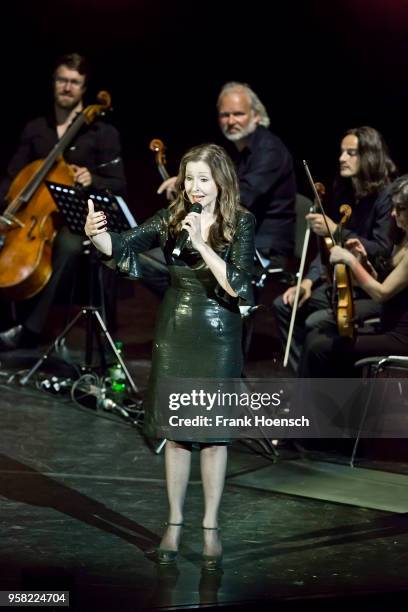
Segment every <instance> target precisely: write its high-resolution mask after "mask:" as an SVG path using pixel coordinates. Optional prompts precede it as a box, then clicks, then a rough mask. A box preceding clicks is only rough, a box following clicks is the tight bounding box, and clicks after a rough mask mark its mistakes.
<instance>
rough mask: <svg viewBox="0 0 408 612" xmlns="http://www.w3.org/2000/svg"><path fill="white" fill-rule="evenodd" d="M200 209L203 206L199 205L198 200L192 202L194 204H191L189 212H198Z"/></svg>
mask: <svg viewBox="0 0 408 612" xmlns="http://www.w3.org/2000/svg"><path fill="white" fill-rule="evenodd" d="M202 210H203V207H202V206H201V204H200V203H199V202H194V204H193V205H192V206H191V212H195V213H199V214H200V213H201V211H202Z"/></svg>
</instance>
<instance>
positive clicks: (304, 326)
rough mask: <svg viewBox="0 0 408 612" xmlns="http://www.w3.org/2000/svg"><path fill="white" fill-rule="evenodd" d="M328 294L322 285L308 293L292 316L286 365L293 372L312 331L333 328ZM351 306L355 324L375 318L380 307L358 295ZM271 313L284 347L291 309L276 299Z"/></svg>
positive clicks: (280, 299)
mask: <svg viewBox="0 0 408 612" xmlns="http://www.w3.org/2000/svg"><path fill="white" fill-rule="evenodd" d="M328 290H329V286H328V284H327V283H322V284H321V285H320V286H319V287H317V288H316V289H315V290H314V291H312V295H311V297H310V299H309V300H307V302H306V303H305V304H304V305H303V306H302V307H301V308H299V309H298V311H297V313H296V319H295V326H294V328H293V336H292V342H291V349H290V354H289V363H290V365H291V367H292V369H293V370H294V372H296V371H297V370H298V366H299V361H300V355H301V350H302V346H303V345H304V343H305V340H306V337H307V336H308V334H309V333H310V332H311V331H312V330H315V329H325V328H326V327H328V326H329V327H331V326H333V325H334V324H335V322H334V318H333V312H332V308H331V305H330V301H329V292H328ZM363 295H364V294H363ZM354 306H355V313H356V319H357V322H362V321H365V320H366V319H370V318H372V317H378V316H379V315H380V313H381V306H380V304H377V303H376V302H374V300H371V299H369V298H368V297H367V298H365V297H362V294H361V293H360V294H357V297H356V299H355V300H354ZM273 310H274V313H275V316H276V320H277V324H278V330H279V335H280V337H281V340H282V343H283V344H284V346H286V341H287V338H288V332H289V324H290V318H291V315H292V308H291V307H289V306H287V305H286V304H284V303H283V300H282V296H278V297H277V298H276V299H275V300H274V302H273Z"/></svg>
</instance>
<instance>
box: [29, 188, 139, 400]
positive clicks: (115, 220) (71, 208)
mask: <svg viewBox="0 0 408 612" xmlns="http://www.w3.org/2000/svg"><path fill="white" fill-rule="evenodd" d="M45 183H46V185H47V187H48V190H49V191H50V194H51V196H52V198H53V200H54V202H55V203H56V205H57V208H58V210H59V211H60V213H61V214H62V216H63V218H64V221H65V224H66V225H67V226H68V228H69V230H70V231H71V232H72V233H73V234H77V235H80V236H83V235H84V225H85V221H86V217H87V214H88V203H87V202H88V199H91V200H92V201H93V202H94V205H95V209H96V210H98V211H99V210H103V211H104V213H105V215H106V217H107V219H108V225H109V229H111V230H112V231H115V232H121V231H123V230H126V229H129V228H130V227H134V226H136V221H135V220H134V218H133V216H132V214H131V212H130V211H129V209H128V207H127V206H126V203H125V202H124V200H123V199H122V198H121V197H119V196H113V195H110V194H107V193H101V192H96V191H91V190H83V189H77V188H75V187H71V186H67V185H61V184H59V183H51V182H49V181H45ZM89 257H91V254H89ZM94 276H95V275H94V274H93V270H92V266H91V264H90V266H89V300H90V303H89V304H88V305H87V306H83V307H81V310H80V311H79V312H78V314H77V315H76V316H75V317H74V318H73V319H72V321H70V322H69V323H68V324H67V325H66V327H65V328H64V329H63V331H62V332H61V333H60V334H59V335H58V336H57V337H56V338H55V340H54V342H53V343H52V344H51V345H50V346H49V347H48V348H47V350H46V351H45V353H44V354H43V355H42V356H41V357H40V359H39V360H38V361H37V362H36V363H35V364H34V366H33V367H32V368H31V370H29V372H28V373H27V374H26V375H25V376H23V377H22V378H21V379H20V384H21V385H26V384H27V382H28V381H29V380H30V378H31V376H32V375H33V374H34V373H35V372H36V371H37V370H38V368H39V367H40V366H41V365H42V364H43V363H44V361H46V359H48V357H49V355H50V354H51V353H52V352H53V351H54V350H55V349H56V348H57V347H58V346H60V344H61V342H62V341H63V340H64V339H65V337H66V336H67V335H68V333H69V332H70V331H71V329H72V328H73V327H74V325H75V324H76V323H77V322H78V321H79V320H80V319H81V318H82V317H85V318H86V348H85V363H84V365H83V366H82V367H81V369H82V370H84V371H89V370H91V369H92V357H93V346H94V345H93V339H94V337H95V338H96V340H97V343H98V346H99V354H100V358H101V366H102V368H106V361H105V353H104V350H103V345H102V341H101V335H100V333H98V326H99V331H100V332H102V334H103V335H104V336H105V338H106V339H107V340H108V342H109V344H110V346H111V348H112V351H113V352H114V354H115V356H116V358H117V360H118V362H119V363H120V365H121V366H122V368H123V371H124V372H125V375H126V378H127V380H128V382H129V384H130V386H131V388H132V391H133V392H134V393H135V394H138V393H139V390H138V388H137V386H136V384H135V382H134V380H133V378H132V376H131V375H130V372H129V370H128V369H127V367H126V364H125V362H124V361H123V359H122V356H121V354H120V353H119V352H118V350H117V348H116V346H115V343H114V341H113V340H112V337H111V335H110V333H109V331H108V329H107V327H106V325H105V322H104V320H103V318H102V317H101V315H100V312H99V311H100V307H98V306H95V305H93V304H92V301H93V294H94V292H93V279H94Z"/></svg>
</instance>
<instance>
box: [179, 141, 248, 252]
mask: <svg viewBox="0 0 408 612" xmlns="http://www.w3.org/2000/svg"><path fill="white" fill-rule="evenodd" d="M198 161H203V162H205V163H206V164H208V166H209V168H210V170H211V174H212V177H213V179H214V181H215V183H216V185H217V187H218V196H217V202H216V207H215V215H216V219H215V222H214V223H213V224H212V226H211V228H210V232H209V236H208V242H209V244H210V246H211V247H212V248H213V249H214V250H215V251H222V250H224V249H225V247H226V246H227V245H228V244H229V243H230V242H231V241H232V239H233V236H234V232H235V228H236V223H237V211H238V210H239V209H241V206H240V204H239V185H238V178H237V175H236V172H235V168H234V164H233V163H232V160H231V158H230V157H229V155H228V154H227V152H226V151H225V149H223V148H222V147H220V146H218V145H215V144H203V145H199V146H197V147H193V148H192V149H190V150H189V151H187V153H186V154H185V155H184V156H183V158H182V160H181V162H180V168H179V173H178V176H177V181H176V184H175V191H176V194H177V195H176V198H175V200H174V201H173V202H172V203H171V204H170V206H169V212H170V219H169V230H170V234H171V235H172V236H175V235H177V234H178V233H179V232H180V230H181V223H182V221H183V219H184V217H185V216H186V215H187V214H188V213H189V212H190V209H191V206H192V205H191V202H190V201H189V200H187V198H186V197H185V195H184V179H185V176H186V167H187V164H188V163H189V162H198ZM241 210H242V209H241Z"/></svg>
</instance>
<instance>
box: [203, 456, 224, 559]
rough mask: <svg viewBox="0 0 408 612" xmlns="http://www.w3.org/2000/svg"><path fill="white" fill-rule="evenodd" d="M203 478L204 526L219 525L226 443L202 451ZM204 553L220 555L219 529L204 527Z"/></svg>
mask: <svg viewBox="0 0 408 612" xmlns="http://www.w3.org/2000/svg"><path fill="white" fill-rule="evenodd" d="M200 463H201V478H202V481H203V491H204V518H203V527H213V528H214V527H215V528H217V527H218V510H219V507H220V502H221V496H222V491H223V489H224V482H225V472H226V468H227V447H226V445H221V446H220V445H218V446H217V445H214V446H204V447H203V448H202V449H201V453H200ZM203 537H204V549H203V554H204V555H209V556H220V555H221V554H222V545H221V540H220V537H219V533H218V530H217V529H204V530H203Z"/></svg>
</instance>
